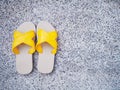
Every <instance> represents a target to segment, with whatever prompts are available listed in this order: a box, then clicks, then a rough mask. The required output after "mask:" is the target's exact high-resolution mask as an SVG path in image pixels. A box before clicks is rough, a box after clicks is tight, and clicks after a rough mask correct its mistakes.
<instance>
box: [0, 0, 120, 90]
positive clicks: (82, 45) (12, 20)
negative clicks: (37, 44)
mask: <svg viewBox="0 0 120 90" xmlns="http://www.w3.org/2000/svg"><path fill="white" fill-rule="evenodd" d="M41 20H46V21H49V22H50V23H52V25H53V26H54V27H55V28H56V29H57V31H58V33H59V38H58V42H59V49H58V53H57V55H56V62H55V69H54V71H53V73H51V74H48V75H45V74H41V73H39V72H38V71H37V68H36V65H37V58H38V57H37V53H35V54H34V59H35V60H34V68H33V72H32V73H30V74H29V75H25V76H24V75H20V74H18V73H17V72H16V68H15V56H14V55H13V54H12V52H11V42H12V33H13V30H14V29H16V28H17V27H18V26H19V25H20V24H21V23H23V22H26V21H32V22H33V23H34V24H36V25H37V24H38V22H39V21H41ZM0 90H120V1H119V0H40V1H39V0H0Z"/></svg>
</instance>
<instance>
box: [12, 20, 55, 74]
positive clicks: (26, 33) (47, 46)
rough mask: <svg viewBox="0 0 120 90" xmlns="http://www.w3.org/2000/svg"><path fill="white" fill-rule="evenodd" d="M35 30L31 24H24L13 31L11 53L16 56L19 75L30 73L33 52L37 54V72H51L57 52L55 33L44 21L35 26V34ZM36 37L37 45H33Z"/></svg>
mask: <svg viewBox="0 0 120 90" xmlns="http://www.w3.org/2000/svg"><path fill="white" fill-rule="evenodd" d="M35 30H36V28H35V25H34V24H33V23H31V22H25V23H23V24H21V25H20V26H19V27H18V28H17V30H15V31H14V34H13V37H14V40H13V42H12V51H13V53H14V54H16V69H17V71H18V72H19V73H20V74H28V73H30V72H31V71H32V68H33V60H32V54H33V53H34V52H35V51H37V52H38V53H39V56H38V65H37V68H38V71H39V72H41V73H50V72H52V70H53V67H54V56H55V54H56V52H57V32H56V31H55V29H54V27H53V26H52V25H51V24H50V23H48V22H46V21H41V22H40V23H39V24H38V25H37V32H35ZM36 35H37V43H36V44H35V36H36Z"/></svg>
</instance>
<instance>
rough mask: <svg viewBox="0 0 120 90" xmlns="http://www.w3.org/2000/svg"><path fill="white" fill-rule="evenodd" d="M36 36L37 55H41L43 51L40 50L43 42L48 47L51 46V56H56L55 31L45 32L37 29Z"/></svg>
mask: <svg viewBox="0 0 120 90" xmlns="http://www.w3.org/2000/svg"><path fill="white" fill-rule="evenodd" d="M37 34H38V41H37V45H36V50H37V51H38V52H39V53H42V52H43V50H42V46H41V44H42V43H44V42H47V43H48V44H49V45H51V46H52V47H53V50H52V52H51V53H52V54H56V52H57V45H58V44H57V40H56V39H57V32H56V31H51V32H46V31H44V30H42V29H39V30H38V31H37Z"/></svg>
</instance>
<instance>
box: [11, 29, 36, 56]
mask: <svg viewBox="0 0 120 90" xmlns="http://www.w3.org/2000/svg"><path fill="white" fill-rule="evenodd" d="M34 37H35V32H34V31H33V30H30V31H28V32H25V33H22V32H20V31H18V30H15V31H14V34H13V38H14V41H13V43H12V51H13V53H14V54H19V53H20V52H19V50H18V46H19V45H21V44H26V45H28V46H30V47H31V48H30V50H29V52H28V53H29V54H32V53H34V52H35V43H34V40H33V38H34Z"/></svg>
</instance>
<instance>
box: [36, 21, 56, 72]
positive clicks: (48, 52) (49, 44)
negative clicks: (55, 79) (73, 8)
mask: <svg viewBox="0 0 120 90" xmlns="http://www.w3.org/2000/svg"><path fill="white" fill-rule="evenodd" d="M36 50H37V51H38V52H39V56H38V65H37V68H38V71H39V72H41V73H51V72H52V70H53V67H54V57H55V54H56V52H57V32H56V31H55V29H54V27H53V26H52V25H51V24H50V23H48V22H46V21H41V22H40V23H39V24H38V25H37V45H36Z"/></svg>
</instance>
